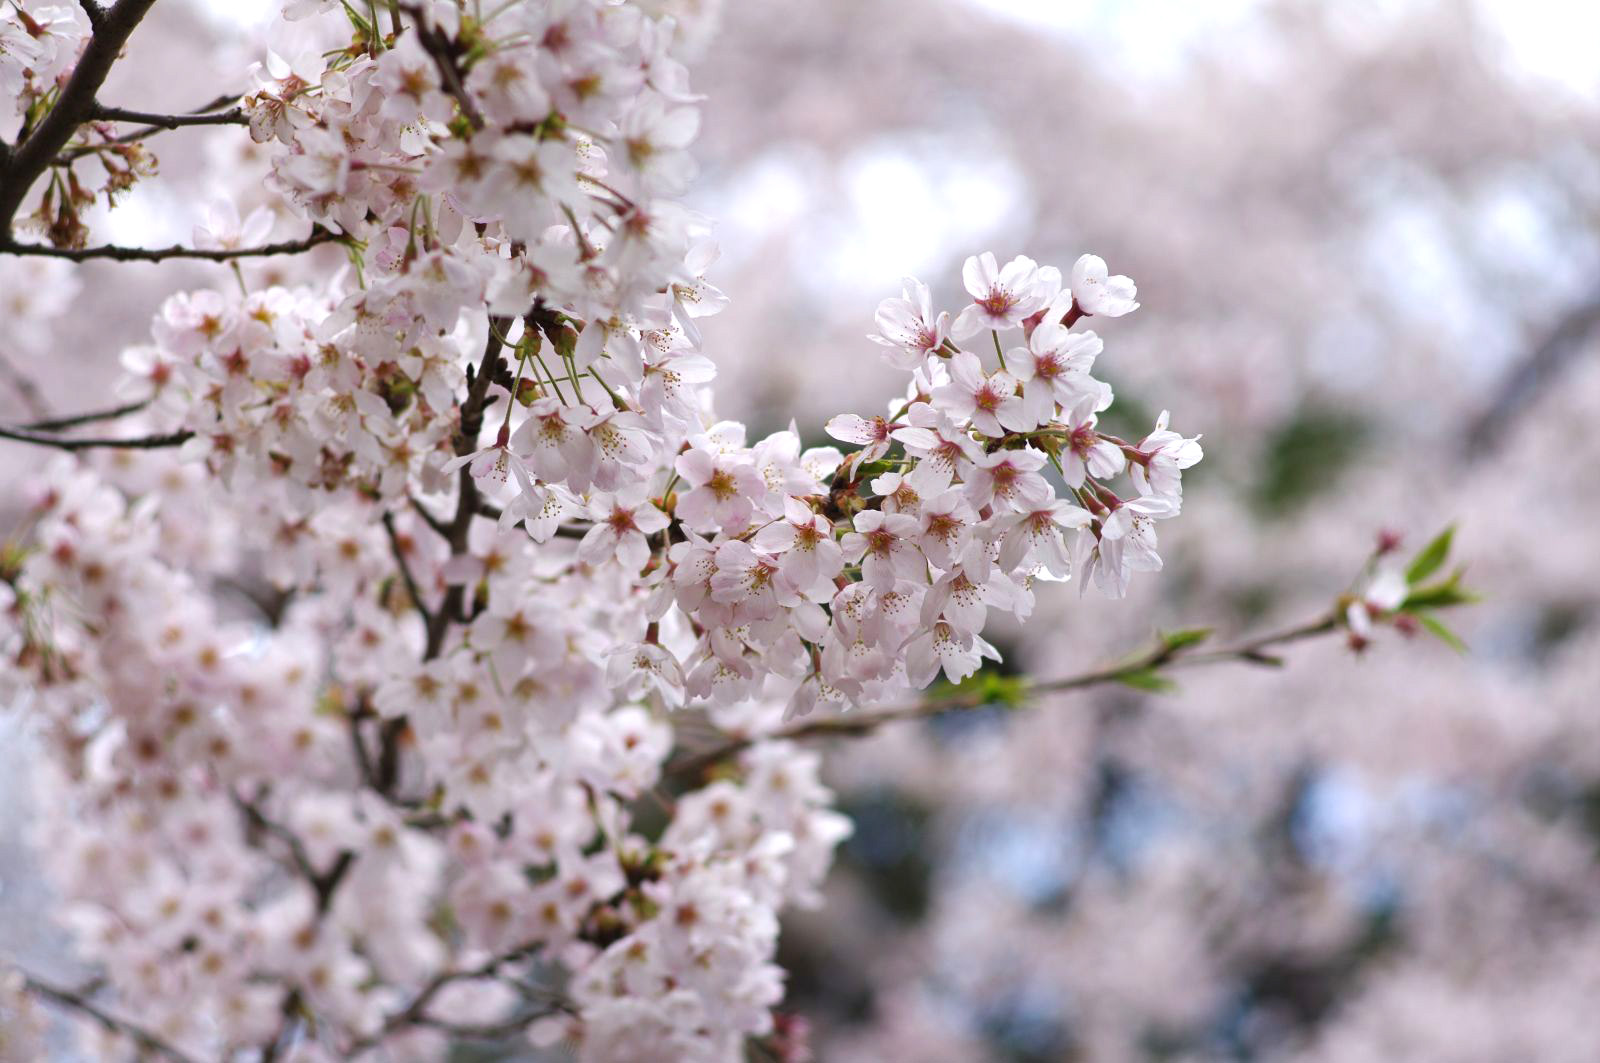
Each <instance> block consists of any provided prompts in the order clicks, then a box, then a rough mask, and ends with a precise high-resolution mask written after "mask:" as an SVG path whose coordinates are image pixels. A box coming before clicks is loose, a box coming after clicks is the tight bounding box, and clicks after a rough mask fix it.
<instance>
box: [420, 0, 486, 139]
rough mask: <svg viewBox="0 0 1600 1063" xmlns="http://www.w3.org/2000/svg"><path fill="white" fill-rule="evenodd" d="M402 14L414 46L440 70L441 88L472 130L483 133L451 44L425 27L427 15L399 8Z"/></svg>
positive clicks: (430, 28) (480, 115)
mask: <svg viewBox="0 0 1600 1063" xmlns="http://www.w3.org/2000/svg"><path fill="white" fill-rule="evenodd" d="M401 10H403V11H404V12H405V13H406V14H408V15H410V16H411V23H412V25H411V29H412V30H413V32H415V33H416V35H417V43H419V44H421V45H422V50H423V51H425V52H427V53H428V54H429V55H430V56H432V57H433V63H434V65H435V66H437V67H438V68H439V80H440V81H441V82H442V83H443V84H444V90H445V91H446V92H448V93H449V94H450V95H451V96H453V97H455V101H456V103H457V104H458V105H459V106H460V107H461V113H462V114H463V115H465V116H466V118H467V121H468V122H471V123H472V128H474V129H482V128H483V115H482V114H480V113H479V111H478V105H477V104H475V103H473V102H472V96H471V94H470V93H468V92H467V88H466V85H465V84H464V83H463V81H462V78H461V68H460V67H459V66H457V65H456V53H455V49H454V47H453V45H452V42H451V41H449V40H447V39H446V38H445V37H444V35H442V34H441V33H439V31H437V30H435V29H434V28H433V27H432V26H430V25H429V24H428V18H427V15H425V14H424V13H423V11H422V9H421V8H418V7H413V6H410V5H402V7H401Z"/></svg>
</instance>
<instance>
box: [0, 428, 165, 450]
mask: <svg viewBox="0 0 1600 1063" xmlns="http://www.w3.org/2000/svg"><path fill="white" fill-rule="evenodd" d="M193 438H194V433H193V432H191V431H189V430H188V429H187V428H184V429H180V430H178V431H176V432H168V433H167V434H165V435H156V436H134V437H132V438H130V439H101V438H87V439H58V438H57V437H55V436H49V435H40V434H38V433H37V432H28V431H24V430H23V429H20V428H0V439H14V440H16V441H17V442H18V443H33V444H34V445H36V446H41V447H55V448H56V449H57V450H93V449H96V448H106V449H118V450H160V449H162V448H163V447H181V446H183V444H185V443H187V442H188V441H189V440H191V439H193Z"/></svg>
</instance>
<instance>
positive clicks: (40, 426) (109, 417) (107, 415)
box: [20, 399, 150, 432]
mask: <svg viewBox="0 0 1600 1063" xmlns="http://www.w3.org/2000/svg"><path fill="white" fill-rule="evenodd" d="M148 405H150V400H149V399H140V400H138V401H137V402H125V403H123V404H122V405H121V406H113V407H111V408H110V409H109V410H93V411H91V412H89V413H74V414H70V415H68V416H66V417H51V418H49V419H47V420H43V421H33V422H31V423H29V424H25V425H22V426H20V427H21V428H22V430H23V431H25V432H60V431H62V430H63V429H67V428H77V427H78V426H79V425H85V424H94V423H95V422H97V421H115V420H116V419H117V418H118V417H126V416H127V415H128V414H130V413H138V412H139V411H140V410H142V409H144V408H145V407H146V406H148Z"/></svg>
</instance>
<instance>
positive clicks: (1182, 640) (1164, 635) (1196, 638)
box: [1161, 627, 1211, 652]
mask: <svg viewBox="0 0 1600 1063" xmlns="http://www.w3.org/2000/svg"><path fill="white" fill-rule="evenodd" d="M1210 637H1211V629H1210V628H1208V627H1190V628H1184V629H1183V630H1181V631H1164V632H1161V644H1162V645H1163V646H1165V647H1166V648H1167V651H1168V652H1176V651H1177V650H1182V649H1187V648H1189V647H1190V646H1198V645H1200V643H1202V642H1204V641H1205V640H1206V639H1208V638H1210Z"/></svg>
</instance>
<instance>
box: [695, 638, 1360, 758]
mask: <svg viewBox="0 0 1600 1063" xmlns="http://www.w3.org/2000/svg"><path fill="white" fill-rule="evenodd" d="M1338 627H1339V616H1338V613H1337V612H1329V613H1327V614H1325V615H1323V616H1320V617H1318V618H1317V619H1315V620H1312V621H1309V622H1307V623H1304V624H1300V625H1299V626H1297V627H1292V628H1288V629H1286V630H1283V631H1277V632H1273V633H1272V634H1269V635H1262V636H1259V637H1257V638H1253V639H1250V640H1248V641H1246V642H1241V643H1238V644H1237V645H1234V646H1229V647H1226V648H1224V649H1220V650H1211V651H1208V652H1206V653H1188V652H1186V649H1185V647H1183V646H1174V645H1173V644H1172V643H1170V642H1167V641H1162V642H1160V643H1158V644H1157V645H1156V646H1155V648H1153V649H1151V650H1149V651H1147V652H1145V653H1141V654H1139V655H1138V656H1136V657H1134V658H1132V659H1131V660H1128V661H1126V662H1124V663H1122V664H1118V665H1112V666H1110V667H1107V668H1100V669H1096V670H1095V671H1092V672H1083V673H1080V674H1078V675H1072V676H1065V677H1063V678H1060V679H1048V680H1045V681H1043V682H1030V681H1026V680H1023V681H1021V682H1020V687H1019V688H1018V689H1017V690H1016V691H1015V692H1014V696H1015V697H1017V698H1020V699H1023V700H1032V699H1035V698H1038V697H1042V696H1043V695H1045V694H1060V693H1063V692H1066V691H1072V690H1083V689H1085V688H1087V687H1095V686H1104V685H1106V684H1109V683H1119V682H1128V681H1130V680H1136V679H1138V678H1139V677H1142V676H1148V675H1150V674H1151V673H1152V672H1155V671H1157V670H1160V669H1168V668H1183V667H1198V666H1202V665H1213V664H1225V663H1228V662H1239V663H1246V664H1262V665H1270V666H1276V665H1279V664H1281V663H1282V662H1281V661H1279V660H1278V658H1276V657H1274V656H1272V655H1270V654H1269V653H1267V650H1269V649H1272V648H1275V647H1278V646H1283V645H1287V644H1289V643H1293V642H1299V641H1301V640H1303V639H1309V638H1315V637H1317V636H1319V635H1326V634H1328V633H1330V632H1332V631H1335V630H1337V629H1338ZM996 700H997V698H996V696H995V694H994V692H993V691H992V690H990V689H985V688H981V687H980V688H979V689H977V690H973V691H966V692H956V693H951V694H945V695H936V696H933V697H926V698H922V699H921V700H918V701H913V702H909V703H908V704H905V705H899V706H895V707H894V708H889V709H881V710H878V711H875V712H860V713H850V714H845V715H842V716H827V717H823V718H821V719H816V720H805V721H801V722H799V723H795V724H791V725H789V726H788V727H783V728H780V729H779V730H777V731H773V732H770V733H768V734H760V735H745V736H742V737H738V738H730V739H728V740H727V741H726V742H723V743H722V744H721V745H719V746H716V747H714V748H712V749H710V750H707V751H706V752H704V753H698V754H693V755H690V756H688V757H686V758H684V759H683V760H681V761H679V762H678V763H676V764H669V765H668V766H667V772H668V773H669V774H672V775H689V776H692V775H696V774H698V773H700V772H702V771H704V770H705V769H706V768H709V767H711V766H713V765H715V764H718V763H720V762H721V761H724V760H726V759H727V758H729V757H731V756H734V755H736V754H738V753H742V752H743V751H744V750H746V749H748V748H750V747H751V746H752V745H754V744H756V743H757V742H768V741H774V742H775V741H784V740H800V739H806V738H820V737H824V736H830V735H846V736H859V735H865V734H870V733H871V732H873V731H876V730H877V729H878V728H879V727H882V726H883V725H884V724H886V723H895V722H898V721H901V720H921V719H927V718H928V717H932V716H942V715H944V714H945V713H948V712H961V711H965V710H969V709H979V708H983V707H984V706H985V705H989V704H992V703H994V702H995V701H996Z"/></svg>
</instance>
